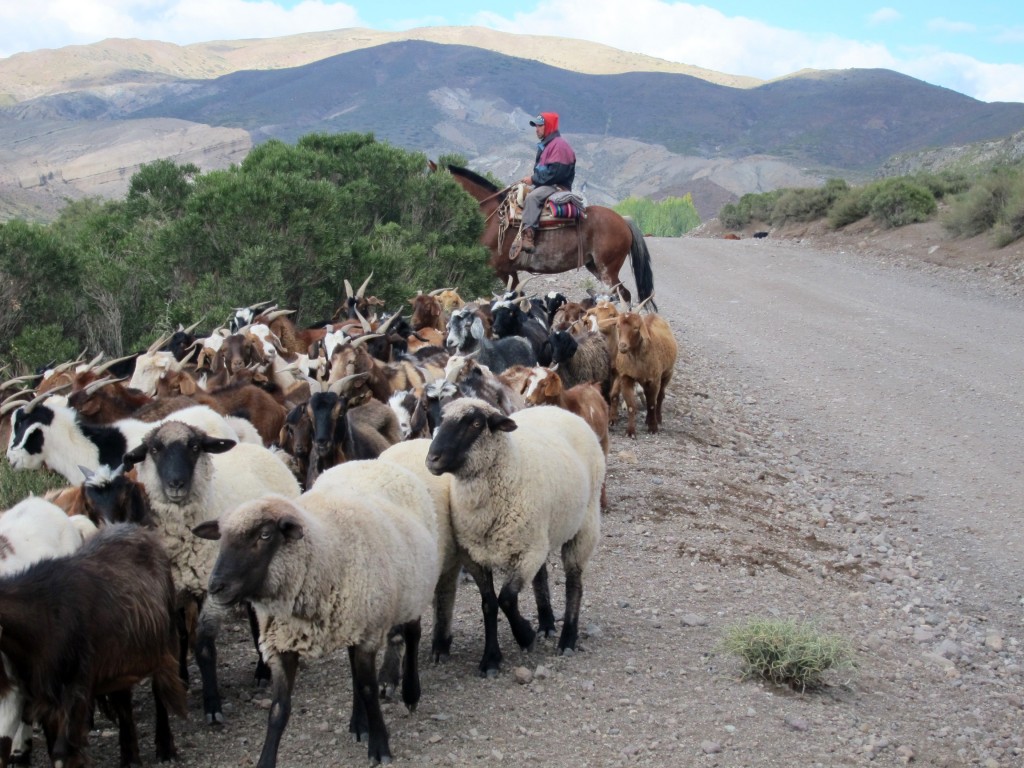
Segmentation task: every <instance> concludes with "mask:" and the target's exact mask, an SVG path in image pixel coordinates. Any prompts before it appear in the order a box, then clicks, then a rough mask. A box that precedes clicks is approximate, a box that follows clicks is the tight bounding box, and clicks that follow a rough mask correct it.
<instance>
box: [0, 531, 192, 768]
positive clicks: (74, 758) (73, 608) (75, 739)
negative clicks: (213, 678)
mask: <svg viewBox="0 0 1024 768" xmlns="http://www.w3.org/2000/svg"><path fill="white" fill-rule="evenodd" d="M173 601H174V586H173V583H172V581H171V568H170V562H169V560H168V557H167V553H166V552H165V551H164V549H163V548H162V547H161V546H160V541H159V539H158V537H157V536H156V534H154V533H153V532H150V531H146V530H144V529H142V528H138V527H137V526H132V525H115V526H110V527H108V528H106V529H105V530H102V531H100V532H99V533H97V534H96V535H95V536H93V537H91V538H90V539H89V541H87V542H86V543H85V544H84V545H83V546H82V547H81V548H80V549H78V550H77V551H76V552H74V553H73V554H71V555H68V556H66V557H62V558H54V559H47V560H42V561H40V562H38V563H36V564H34V565H32V566H29V568H27V569H26V570H24V571H21V572H20V573H18V574H15V575H12V576H9V577H7V578H4V579H0V617H2V627H3V631H2V633H0V651H3V653H4V654H5V655H6V656H7V658H8V659H9V661H10V664H11V668H12V669H13V670H14V677H15V678H16V679H17V681H18V684H19V685H21V686H22V687H23V689H24V691H25V694H26V696H27V698H28V700H29V701H30V702H31V707H30V711H31V715H32V718H33V719H34V720H38V721H39V722H40V723H42V727H43V731H44V732H45V734H46V741H47V745H48V749H49V754H50V759H51V761H52V762H53V764H54V765H55V766H66V767H67V768H72V767H73V766H81V765H84V764H86V760H85V757H84V755H83V754H82V750H83V748H84V746H85V742H86V737H87V733H88V719H89V713H90V706H89V705H90V702H92V701H93V699H94V697H96V696H101V695H106V696H108V697H109V702H110V707H111V709H112V711H113V713H114V716H115V719H116V720H117V721H118V724H119V725H120V727H121V764H122V765H135V764H138V763H139V762H140V760H139V755H138V744H137V739H136V737H135V728H134V721H133V719H132V718H133V716H132V705H131V686H132V684H134V683H135V682H137V681H139V680H142V679H144V678H146V677H152V679H153V697H154V699H155V701H156V752H157V758H158V759H159V760H162V761H163V760H170V759H172V758H174V757H175V756H176V754H177V751H176V750H175V747H174V739H173V737H172V734H171V730H170V724H169V722H168V717H167V715H168V710H170V711H171V712H174V713H175V714H177V715H180V716H182V717H184V716H185V689H184V686H183V684H182V681H181V679H180V678H179V677H178V674H177V662H176V660H175V657H174V619H173ZM71 660H74V661H73V663H72V662H71ZM11 683H12V680H11V677H10V676H8V675H7V674H6V673H4V674H2V675H0V692H6V691H7V690H9V688H10V685H11Z"/></svg>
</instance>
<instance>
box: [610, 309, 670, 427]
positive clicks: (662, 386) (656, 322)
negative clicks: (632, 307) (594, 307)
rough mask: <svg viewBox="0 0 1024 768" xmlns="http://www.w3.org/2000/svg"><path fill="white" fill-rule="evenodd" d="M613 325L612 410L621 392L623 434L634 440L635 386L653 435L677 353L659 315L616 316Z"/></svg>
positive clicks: (668, 328) (657, 425) (658, 421)
mask: <svg viewBox="0 0 1024 768" xmlns="http://www.w3.org/2000/svg"><path fill="white" fill-rule="evenodd" d="M615 324H616V333H617V334H618V347H617V350H616V355H615V370H616V373H617V377H616V379H615V383H614V385H613V386H612V397H611V402H612V408H613V409H617V407H618V396H619V394H620V393H621V394H622V397H623V399H624V400H625V401H626V413H627V416H628V422H627V425H626V435H627V436H629V437H636V411H637V397H636V385H637V384H639V385H640V386H641V387H642V388H643V391H644V397H645V398H646V399H647V431H648V432H650V433H651V434H655V433H656V432H657V431H658V427H659V426H660V425H661V407H662V403H663V402H664V400H665V390H666V388H667V387H668V383H669V382H670V381H671V380H672V369H673V367H674V366H675V363H676V355H677V354H678V347H677V345H676V340H675V337H674V336H673V335H672V328H671V327H670V326H669V324H668V323H667V322H666V321H665V320H664V319H663V318H662V317H661V316H660V315H655V314H648V315H644V316H641V315H639V314H638V313H636V312H625V313H623V314H621V315H619V317H618V320H616V321H615Z"/></svg>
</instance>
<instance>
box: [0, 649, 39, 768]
mask: <svg viewBox="0 0 1024 768" xmlns="http://www.w3.org/2000/svg"><path fill="white" fill-rule="evenodd" d="M4 668H5V671H7V673H8V675H10V674H13V673H12V672H10V671H9V670H8V667H7V662H6V657H4ZM24 710H25V697H24V696H22V695H21V691H20V689H19V688H17V687H16V686H14V687H12V688H11V689H10V690H9V691H8V692H7V693H5V694H4V695H3V696H2V697H0V733H2V734H5V735H4V736H3V737H2V738H0V766H4V765H29V764H30V759H31V754H32V752H31V750H32V726H31V724H26V723H25V722H24V721H23V719H22V716H23V713H24ZM10 734H13V736H12V735H10ZM26 755H27V757H25V756H26Z"/></svg>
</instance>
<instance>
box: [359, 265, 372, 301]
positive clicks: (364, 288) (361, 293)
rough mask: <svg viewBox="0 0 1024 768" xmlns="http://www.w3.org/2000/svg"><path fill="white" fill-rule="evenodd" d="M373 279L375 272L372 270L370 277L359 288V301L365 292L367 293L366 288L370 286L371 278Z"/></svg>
mask: <svg viewBox="0 0 1024 768" xmlns="http://www.w3.org/2000/svg"><path fill="white" fill-rule="evenodd" d="M371 277H373V271H372V270H371V271H370V277H368V278H366V279H365V280H363V284H362V285H360V286H359V290H358V291H356V298H357V299H361V298H363V291H365V290H366V286H367V285H369V284H370V278H371Z"/></svg>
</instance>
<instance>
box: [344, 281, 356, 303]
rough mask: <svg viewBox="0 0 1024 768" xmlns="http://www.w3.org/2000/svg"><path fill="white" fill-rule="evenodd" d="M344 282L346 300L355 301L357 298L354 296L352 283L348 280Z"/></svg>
mask: <svg viewBox="0 0 1024 768" xmlns="http://www.w3.org/2000/svg"><path fill="white" fill-rule="evenodd" d="M344 282H345V298H346V299H354V298H355V296H353V295H352V283H350V282H349V281H348V279H347V278H346V279H345V281H344Z"/></svg>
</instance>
